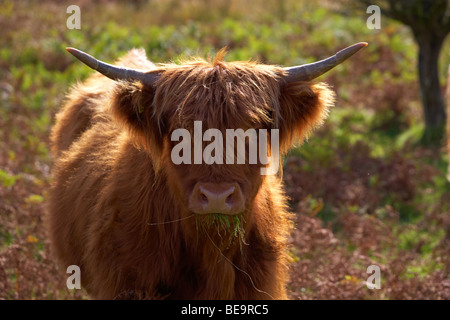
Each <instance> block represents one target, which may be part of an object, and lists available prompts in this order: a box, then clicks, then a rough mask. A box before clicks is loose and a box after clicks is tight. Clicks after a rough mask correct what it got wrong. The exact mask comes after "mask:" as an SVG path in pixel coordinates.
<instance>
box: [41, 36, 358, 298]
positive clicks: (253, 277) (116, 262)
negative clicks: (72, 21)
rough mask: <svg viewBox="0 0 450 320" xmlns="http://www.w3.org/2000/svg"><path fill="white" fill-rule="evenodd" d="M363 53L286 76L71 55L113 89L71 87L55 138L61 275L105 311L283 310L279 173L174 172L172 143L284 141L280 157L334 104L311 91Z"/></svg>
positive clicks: (202, 168)
mask: <svg viewBox="0 0 450 320" xmlns="http://www.w3.org/2000/svg"><path fill="white" fill-rule="evenodd" d="M365 45H366V44H365V43H359V44H356V45H353V46H351V47H348V48H346V49H344V50H342V51H340V52H338V53H337V54H336V55H334V56H332V57H330V58H327V59H325V60H322V61H319V62H316V63H312V64H308V65H302V66H297V67H291V68H283V67H280V66H272V65H263V64H259V63H256V62H226V61H224V56H225V51H224V50H221V51H219V53H218V54H217V55H216V56H215V58H214V59H212V61H207V60H204V59H201V58H193V59H191V60H187V61H183V62H182V63H181V64H160V65H154V64H153V63H151V62H150V61H148V60H147V58H146V56H145V52H144V51H143V50H136V49H134V50H132V51H130V52H129V53H128V54H127V55H126V56H124V57H123V58H121V59H120V60H119V61H117V64H116V65H115V66H113V65H109V64H106V63H104V62H101V61H99V60H96V59H94V58H93V57H91V56H89V55H87V54H85V53H83V52H81V51H78V50H76V49H72V48H68V51H69V52H70V53H72V54H73V55H74V56H76V57H77V58H78V59H80V60H81V61H82V62H84V63H85V64H87V65H88V66H90V67H91V68H93V69H95V70H97V71H99V72H100V73H102V74H103V75H105V76H107V77H104V76H103V75H100V74H96V75H92V76H91V77H90V78H89V79H87V80H86V81H85V82H84V83H82V84H77V85H76V86H75V87H74V88H73V89H72V90H71V92H70V94H69V95H68V97H67V101H66V103H65V106H64V107H63V109H62V110H61V111H60V112H59V114H58V115H57V117H56V124H55V126H54V127H53V129H52V133H51V141H52V153H53V155H54V157H55V165H54V169H53V185H52V188H51V190H50V200H49V224H50V230H49V231H50V235H51V242H52V246H53V250H54V253H55V255H56V257H57V258H58V260H59V263H60V264H61V266H63V267H64V268H67V266H69V265H78V266H79V267H80V269H81V282H82V285H83V287H84V288H85V289H86V290H87V292H88V293H89V294H90V295H91V296H92V297H93V298H98V299H115V298H131V299H162V298H166V299H286V298H287V293H286V283H287V279H288V264H289V258H288V257H289V256H288V254H287V246H288V237H289V234H290V232H291V229H292V220H291V214H290V213H289V212H288V208H287V199H286V196H285V195H284V193H283V190H282V180H281V172H278V174H277V175H262V174H261V173H260V169H261V167H264V166H267V164H264V163H261V162H260V161H258V162H257V163H248V162H246V163H239V164H238V163H237V162H235V163H234V164H227V163H225V161H224V162H223V163H222V164H217V163H213V164H207V163H201V164H196V163H194V162H192V163H191V164H184V163H179V164H175V163H174V162H173V161H172V159H171V151H172V150H173V148H174V147H175V145H176V143H177V142H176V141H173V139H171V133H172V132H174V131H175V130H177V129H179V128H183V129H185V130H188V131H189V132H192V131H193V125H194V122H195V121H197V122H198V121H201V124H202V130H204V131H205V130H208V129H210V128H214V129H218V130H220V131H221V132H223V134H224V136H225V134H226V130H227V129H236V130H238V129H242V130H244V131H245V130H248V129H251V128H253V129H255V130H262V129H266V130H268V131H267V132H268V135H270V132H271V131H270V130H272V129H277V130H279V131H278V132H279V152H280V155H281V156H282V155H283V154H285V153H286V151H287V150H288V149H289V148H290V147H291V146H292V145H293V144H294V143H295V142H298V141H300V142H301V141H303V140H304V139H305V138H306V137H307V136H308V135H309V134H310V133H311V131H312V130H313V129H314V128H315V127H317V126H318V125H320V124H321V123H322V122H323V120H324V119H325V117H326V116H327V113H328V109H329V108H330V107H331V106H332V105H333V103H334V93H333V92H332V91H331V90H330V89H329V87H328V86H327V85H326V84H324V83H318V84H313V83H311V81H312V80H313V79H314V78H316V77H318V76H319V75H321V74H323V73H324V72H326V71H328V70H329V69H331V68H333V67H334V66H336V65H337V64H339V63H341V62H342V61H344V60H345V59H347V58H348V57H349V56H351V55H352V54H354V53H355V52H356V51H358V50H359V49H360V48H362V47H364V46H365ZM108 78H110V79H108ZM267 141H268V142H267V144H268V150H269V151H268V152H269V153H270V152H271V150H270V141H271V139H267ZM201 143H202V146H205V145H207V141H202V142H201ZM248 144H249V142H248V141H246V145H248ZM249 150H250V148H249ZM192 156H193V155H192ZM248 157H249V155H248V154H246V155H245V158H246V159H248ZM277 161H281V159H280V158H278V159H277Z"/></svg>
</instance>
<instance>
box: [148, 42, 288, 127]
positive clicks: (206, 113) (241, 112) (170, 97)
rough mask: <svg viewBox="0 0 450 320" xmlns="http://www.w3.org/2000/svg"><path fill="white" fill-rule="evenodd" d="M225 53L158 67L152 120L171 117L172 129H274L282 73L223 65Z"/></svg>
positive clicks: (253, 64)
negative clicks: (198, 124)
mask: <svg viewBox="0 0 450 320" xmlns="http://www.w3.org/2000/svg"><path fill="white" fill-rule="evenodd" d="M224 55H225V52H224V51H222V50H221V51H219V53H218V54H217V55H216V57H215V58H214V59H213V60H211V59H210V60H209V61H207V60H205V59H202V58H193V59H190V60H187V61H182V62H181V64H164V65H160V66H159V69H160V71H161V78H160V79H159V80H158V83H157V84H156V91H155V98H154V107H155V108H154V115H155V116H156V117H157V118H158V117H160V118H161V119H162V118H163V117H166V118H167V117H168V116H169V117H171V118H172V119H171V121H170V123H171V124H172V125H173V126H174V127H179V126H182V127H190V126H192V123H193V121H195V120H201V121H203V122H204V127H210V128H215V127H217V126H221V127H224V128H226V127H229V128H242V127H246V128H251V127H264V126H272V127H277V126H278V120H279V113H280V111H279V96H280V84H279V80H280V78H281V77H282V76H283V75H284V74H285V71H284V70H283V68H281V67H279V66H273V65H264V64H259V63H257V62H254V61H245V62H226V61H224V60H223V58H224Z"/></svg>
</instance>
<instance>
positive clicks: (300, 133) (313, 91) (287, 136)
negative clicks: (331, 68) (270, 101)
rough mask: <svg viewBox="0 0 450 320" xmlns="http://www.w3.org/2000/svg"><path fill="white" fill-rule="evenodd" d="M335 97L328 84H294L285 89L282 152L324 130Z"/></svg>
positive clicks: (284, 87)
mask: <svg viewBox="0 0 450 320" xmlns="http://www.w3.org/2000/svg"><path fill="white" fill-rule="evenodd" d="M334 101H335V94H334V92H333V91H332V90H331V89H330V88H329V87H328V86H327V85H326V84H325V83H318V84H310V83H307V82H293V83H289V84H286V85H284V86H283V87H282V88H281V97H280V109H281V110H280V115H281V120H280V149H281V151H282V152H286V151H287V150H288V149H289V148H290V147H292V145H293V144H294V143H296V142H299V143H301V142H303V141H304V140H305V139H306V138H308V136H309V134H310V133H311V132H312V131H313V130H314V129H315V128H317V127H318V126H320V125H321V124H322V123H323V121H324V120H325V118H326V117H327V116H328V111H329V109H330V108H331V107H332V106H333V105H334Z"/></svg>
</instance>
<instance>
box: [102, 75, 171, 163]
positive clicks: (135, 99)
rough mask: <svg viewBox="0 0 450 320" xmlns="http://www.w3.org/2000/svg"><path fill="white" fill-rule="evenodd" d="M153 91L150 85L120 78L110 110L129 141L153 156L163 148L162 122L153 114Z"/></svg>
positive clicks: (158, 153) (158, 154) (155, 158)
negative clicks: (126, 133) (126, 132)
mask: <svg viewBox="0 0 450 320" xmlns="http://www.w3.org/2000/svg"><path fill="white" fill-rule="evenodd" d="M154 94H155V90H154V88H152V87H147V86H144V85H143V84H142V83H140V82H139V81H136V82H125V81H120V82H118V83H117V84H116V89H115V92H114V98H113V102H112V106H111V111H112V114H113V117H114V119H115V120H116V121H117V122H118V123H119V124H121V125H123V127H124V128H125V129H126V130H127V131H128V134H129V135H130V137H131V139H132V142H133V143H134V144H135V145H136V146H137V147H138V148H143V149H145V150H146V151H148V152H149V153H150V154H151V155H152V157H153V158H154V160H157V158H158V157H159V156H160V155H161V153H162V148H163V139H164V123H162V122H163V121H162V119H160V117H156V116H155V112H154V110H153V108H154V106H153V98H154Z"/></svg>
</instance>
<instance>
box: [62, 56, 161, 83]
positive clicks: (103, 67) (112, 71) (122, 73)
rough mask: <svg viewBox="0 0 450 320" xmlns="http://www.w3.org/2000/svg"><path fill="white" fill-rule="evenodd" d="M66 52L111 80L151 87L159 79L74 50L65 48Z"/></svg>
mask: <svg viewBox="0 0 450 320" xmlns="http://www.w3.org/2000/svg"><path fill="white" fill-rule="evenodd" d="M66 50H67V51H68V52H70V53H71V54H72V55H73V56H74V57H75V58H77V59H78V60H80V61H81V62H83V63H84V64H86V65H87V66H88V67H90V68H92V69H94V70H97V71H98V72H100V73H101V74H103V75H105V76H107V77H108V78H110V79H113V80H139V81H141V82H142V83H143V84H144V85H148V86H151V85H153V84H154V83H155V81H156V80H158V78H159V75H157V74H154V73H148V72H145V71H142V70H136V69H129V68H123V67H117V66H113V65H111V64H108V63H105V62H102V61H100V60H97V59H95V58H94V57H93V56H91V55H89V54H87V53H85V52H83V51H81V50H78V49H75V48H66Z"/></svg>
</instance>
